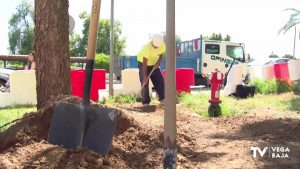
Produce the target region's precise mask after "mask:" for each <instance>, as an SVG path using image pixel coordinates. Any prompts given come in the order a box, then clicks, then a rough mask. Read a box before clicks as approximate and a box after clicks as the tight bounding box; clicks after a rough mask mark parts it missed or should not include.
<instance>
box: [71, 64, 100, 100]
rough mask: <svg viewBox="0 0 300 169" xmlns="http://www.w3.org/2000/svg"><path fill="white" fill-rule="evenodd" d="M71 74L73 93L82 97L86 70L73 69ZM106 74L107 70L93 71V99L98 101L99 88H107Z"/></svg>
mask: <svg viewBox="0 0 300 169" xmlns="http://www.w3.org/2000/svg"><path fill="white" fill-rule="evenodd" d="M70 75H71V82H72V95H73V96H79V97H80V98H82V95H83V85H84V75H85V71H84V70H71V72H70ZM105 75H106V71H105V70H102V69H95V70H94V72H93V80H92V88H91V99H92V100H93V101H98V99H99V95H98V90H99V89H105V88H106V81H105Z"/></svg>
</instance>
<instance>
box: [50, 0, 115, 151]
mask: <svg viewBox="0 0 300 169" xmlns="http://www.w3.org/2000/svg"><path fill="white" fill-rule="evenodd" d="M100 4H101V0H93V4H92V15H91V22H90V28H89V39H88V50H87V62H86V68H85V71H86V72H85V79H84V90H83V99H82V103H81V104H80V105H78V104H71V103H58V104H57V105H56V106H55V109H54V114H53V118H52V123H51V126H50V130H49V135H48V142H49V143H51V144H56V145H61V146H63V147H65V148H72V149H74V148H77V147H80V146H83V147H86V148H89V149H91V150H94V151H96V152H98V153H102V154H105V155H106V154H107V153H108V151H109V148H110V145H111V143H112V138H113V133H114V129H115V127H116V121H117V120H116V119H117V114H118V113H117V111H116V110H115V109H110V108H103V107H98V106H90V94H91V82H92V77H93V70H94V59H95V52H96V39H97V32H98V24H99V13H100Z"/></svg>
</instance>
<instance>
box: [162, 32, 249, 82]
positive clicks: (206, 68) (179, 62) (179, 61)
mask: <svg viewBox="0 0 300 169" xmlns="http://www.w3.org/2000/svg"><path fill="white" fill-rule="evenodd" d="M234 58H235V63H234V64H243V63H246V62H248V60H249V59H250V58H249V57H248V56H247V55H246V52H245V45H244V44H243V43H233V42H228V41H214V40H203V39H202V37H200V38H198V39H193V40H190V41H184V42H181V43H177V44H176V67H177V68H193V69H194V71H195V85H205V86H207V85H208V76H209V74H210V73H211V72H213V71H215V70H218V71H220V72H222V73H224V74H225V73H226V72H227V71H228V69H229V67H230V65H231V63H232V61H233V60H234ZM244 65H245V70H246V67H247V66H246V64H244ZM161 68H162V69H164V68H165V60H163V63H162V66H161ZM242 73H243V75H244V76H245V77H246V73H247V72H246V71H245V72H242Z"/></svg>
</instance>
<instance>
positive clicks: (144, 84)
mask: <svg viewBox="0 0 300 169" xmlns="http://www.w3.org/2000/svg"><path fill="white" fill-rule="evenodd" d="M154 69H155V68H154V67H153V69H152V70H151V72H150V73H149V75H148V77H147V82H148V80H149V79H150V77H151V75H152V73H153V72H154ZM146 84H147V83H146V82H144V83H143V85H142V88H141V90H143V88H144V87H145V86H146Z"/></svg>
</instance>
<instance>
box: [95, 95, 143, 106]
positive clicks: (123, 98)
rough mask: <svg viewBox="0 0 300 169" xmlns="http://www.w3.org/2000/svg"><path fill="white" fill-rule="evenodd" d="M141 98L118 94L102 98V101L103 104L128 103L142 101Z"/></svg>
mask: <svg viewBox="0 0 300 169" xmlns="http://www.w3.org/2000/svg"><path fill="white" fill-rule="evenodd" d="M139 99H140V98H138V97H136V96H134V95H116V96H109V97H108V99H104V100H102V101H101V102H100V103H102V104H108V105H110V104H127V103H132V102H137V101H140V100H139Z"/></svg>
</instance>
